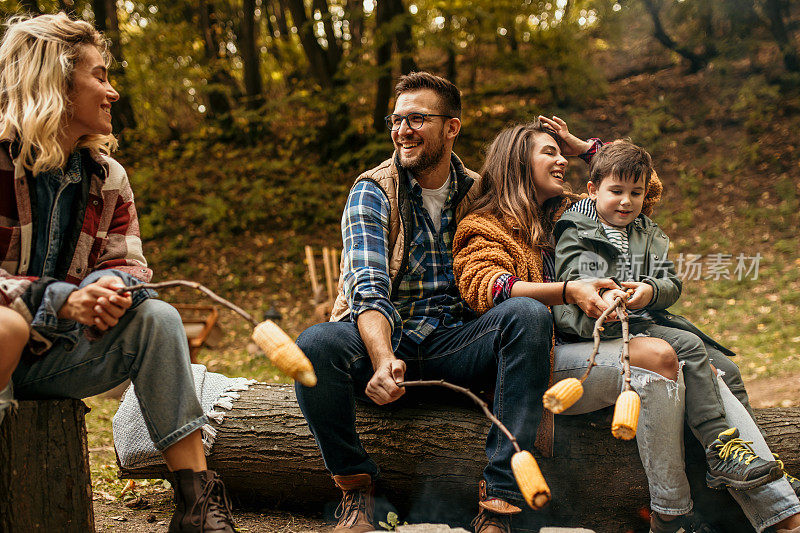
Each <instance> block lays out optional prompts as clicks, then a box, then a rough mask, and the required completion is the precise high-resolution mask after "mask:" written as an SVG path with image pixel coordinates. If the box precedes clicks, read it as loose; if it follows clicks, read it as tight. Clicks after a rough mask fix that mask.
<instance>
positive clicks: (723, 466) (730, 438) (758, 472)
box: [706, 428, 783, 490]
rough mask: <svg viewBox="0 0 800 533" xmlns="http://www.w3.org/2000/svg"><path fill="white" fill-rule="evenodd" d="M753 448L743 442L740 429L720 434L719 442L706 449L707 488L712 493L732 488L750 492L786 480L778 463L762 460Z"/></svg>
mask: <svg viewBox="0 0 800 533" xmlns="http://www.w3.org/2000/svg"><path fill="white" fill-rule="evenodd" d="M750 444H752V442H750V441H745V440H742V439H740V438H739V430H738V429H736V428H730V429H728V430H726V431H723V432H722V433H720V434H719V437H718V438H717V440H715V441H714V442H712V443H711V445H710V446H708V447H707V448H706V461H708V473H707V474H706V484H707V485H708V486H709V487H711V488H712V489H720V490H722V489H726V488H728V487H730V488H734V489H739V490H747V489H753V488H755V487H760V486H761V485H764V484H766V483H769V482H770V481H775V480H776V479H778V478H780V477H781V476H783V470H782V469H781V467H780V466H779V465H778V463H777V461H765V460H764V459H762V458H760V457H759V456H758V455H756V453H755V452H754V451H753V449H752V448H751V447H750Z"/></svg>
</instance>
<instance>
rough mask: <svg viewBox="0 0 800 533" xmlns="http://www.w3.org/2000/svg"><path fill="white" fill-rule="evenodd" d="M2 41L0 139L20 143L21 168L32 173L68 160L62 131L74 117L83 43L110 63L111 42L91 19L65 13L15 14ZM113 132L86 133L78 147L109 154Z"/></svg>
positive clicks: (0, 54) (62, 164) (56, 166)
mask: <svg viewBox="0 0 800 533" xmlns="http://www.w3.org/2000/svg"><path fill="white" fill-rule="evenodd" d="M5 25H6V32H5V35H4V36H3V40H2V43H0V139H12V140H15V141H17V142H18V143H19V148H20V152H19V157H21V158H22V164H23V166H24V167H25V168H26V169H28V170H30V171H31V172H32V173H33V174H34V175H36V174H38V173H40V172H43V171H46V170H51V169H54V168H60V167H62V166H64V165H65V164H66V160H67V156H68V155H69V154H65V153H64V151H63V150H62V149H61V145H60V144H59V142H58V141H59V133H60V130H61V128H63V127H64V124H65V122H66V120H67V119H68V118H69V117H70V113H71V110H70V107H71V104H70V101H69V92H70V89H71V87H72V75H73V72H74V69H75V65H76V63H77V62H78V61H79V60H80V58H81V53H82V48H83V46H84V45H91V46H95V47H96V48H97V49H98V51H99V52H100V54H101V55H102V56H103V59H104V60H105V62H106V64H108V63H109V61H110V59H111V58H110V55H109V53H108V44H107V42H106V40H105V39H104V38H103V36H102V34H101V33H100V32H99V31H97V30H96V29H95V28H94V26H92V25H91V24H89V23H88V22H84V21H81V20H72V19H71V18H69V17H68V16H67V15H66V14H64V13H59V14H57V15H40V16H38V17H33V18H30V17H25V16H15V17H12V18H11V19H9V20H8V21H7V22H6V24H5ZM116 146H117V143H116V139H115V138H114V136H113V135H85V136H83V137H81V138H80V139H78V144H77V147H78V148H89V149H90V150H92V151H96V152H103V153H109V152H111V151H112V150H113V149H115V148H116Z"/></svg>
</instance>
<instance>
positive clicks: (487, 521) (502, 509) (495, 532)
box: [470, 479, 522, 533]
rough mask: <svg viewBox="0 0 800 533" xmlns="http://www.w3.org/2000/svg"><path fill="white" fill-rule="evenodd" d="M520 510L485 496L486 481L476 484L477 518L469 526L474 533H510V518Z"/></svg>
mask: <svg viewBox="0 0 800 533" xmlns="http://www.w3.org/2000/svg"><path fill="white" fill-rule="evenodd" d="M521 512H522V509H520V508H519V507H517V506H516V505H512V504H510V503H508V502H507V501H505V500H501V499H500V498H489V497H488V496H487V495H486V481H485V480H483V479H482V480H481V481H480V483H478V516H476V517H475V519H474V520H473V521H472V523H471V524H470V525H471V526H472V529H473V530H475V533H511V517H512V516H513V515H515V514H517V513H521Z"/></svg>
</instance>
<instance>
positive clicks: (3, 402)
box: [0, 381, 17, 424]
mask: <svg viewBox="0 0 800 533" xmlns="http://www.w3.org/2000/svg"><path fill="white" fill-rule="evenodd" d="M16 406H17V401H16V400H15V399H14V387H13V385H12V384H11V382H10V381H9V382H8V385H6V387H5V388H4V389H3V390H0V424H2V423H3V418H5V416H6V411H7V410H8V409H10V408H11V407H16Z"/></svg>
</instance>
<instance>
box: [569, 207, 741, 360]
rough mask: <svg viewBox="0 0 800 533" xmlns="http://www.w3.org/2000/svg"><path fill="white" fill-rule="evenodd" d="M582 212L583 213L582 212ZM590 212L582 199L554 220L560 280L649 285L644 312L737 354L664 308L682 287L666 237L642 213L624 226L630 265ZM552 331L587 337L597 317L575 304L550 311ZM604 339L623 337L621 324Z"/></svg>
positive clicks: (605, 333)
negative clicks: (649, 297)
mask: <svg viewBox="0 0 800 533" xmlns="http://www.w3.org/2000/svg"><path fill="white" fill-rule="evenodd" d="M582 208H583V209H582ZM587 211H588V212H591V213H593V212H594V205H593V202H591V200H589V199H584V200H582V201H581V202H579V203H578V204H577V205H576V206H574V207H573V208H571V209H570V210H569V211H567V212H566V213H564V215H563V216H562V217H561V218H560V219H559V220H558V222H556V226H555V230H554V232H553V233H554V237H555V239H556V242H557V244H556V252H555V257H556V261H555V266H556V276H557V278H558V280H559V281H570V280H577V279H586V278H606V277H614V278H616V279H618V280H619V281H639V282H644V283H648V284H650V285H651V286H652V287H653V298H652V300H650V303H648V304H647V305H646V306H645V310H647V311H648V312H649V314H650V315H651V316H652V317H653V320H654V321H655V322H656V323H658V324H660V325H662V326H669V327H673V328H677V329H681V330H685V331H690V332H692V333H694V334H696V335H697V336H698V337H700V338H701V339H702V340H703V341H704V342H707V343H709V344H711V345H712V346H714V347H716V348H717V349H719V350H720V351H722V352H723V353H725V354H726V355H735V354H734V353H733V352H731V351H730V350H728V349H727V348H725V347H723V346H721V345H720V344H719V343H717V342H716V341H714V340H713V339H711V338H710V337H709V336H708V335H706V334H705V333H703V332H702V331H700V330H699V329H698V328H697V327H696V326H694V325H693V324H692V323H691V322H689V321H688V320H686V319H685V318H683V317H682V316H678V315H674V314H672V313H670V312H669V311H668V310H667V309H668V308H669V306H671V305H672V304H674V303H675V302H676V301H678V298H680V295H681V290H682V288H683V284H682V282H681V280H680V278H679V277H678V275H677V274H676V272H675V266H674V264H673V263H672V261H670V260H668V259H667V252H668V251H669V238H668V237H667V235H666V234H665V233H664V231H662V230H661V228H660V227H659V226H658V224H656V223H655V222H653V221H652V220H650V219H649V218H648V217H647V216H645V215H639V216H638V217H637V218H636V220H634V221H633V222H631V223H630V224H629V225H628V246H629V257H630V263H629V265H630V266H629V267H628V268H625V267H624V266H623V265H625V263H626V262H625V261H624V257H621V256H622V254H621V252H620V251H619V250H618V249H617V248H616V247H615V246H614V245H613V244H612V243H611V241H610V240H609V239H608V237H606V235H605V232H604V231H603V228H602V226H601V224H600V223H599V222H598V221H597V220H596V219H595V218H594V217H593V216H589V215H587V214H584V213H585V212H587ZM553 315H554V317H555V323H556V327H557V328H558V330H559V333H560V334H562V335H563V336H564V337H566V338H572V339H575V340H577V339H591V337H592V330H593V329H594V324H595V319H594V318H591V317H589V316H587V315H586V314H585V313H584V312H583V311H582V310H581V309H580V308H579V307H578V306H577V305H575V304H569V305H557V306H555V307H553ZM601 335H602V336H603V337H604V338H619V337H621V328H620V323H619V322H614V323H609V324H606V325H604V331H603V333H602V334H601Z"/></svg>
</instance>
